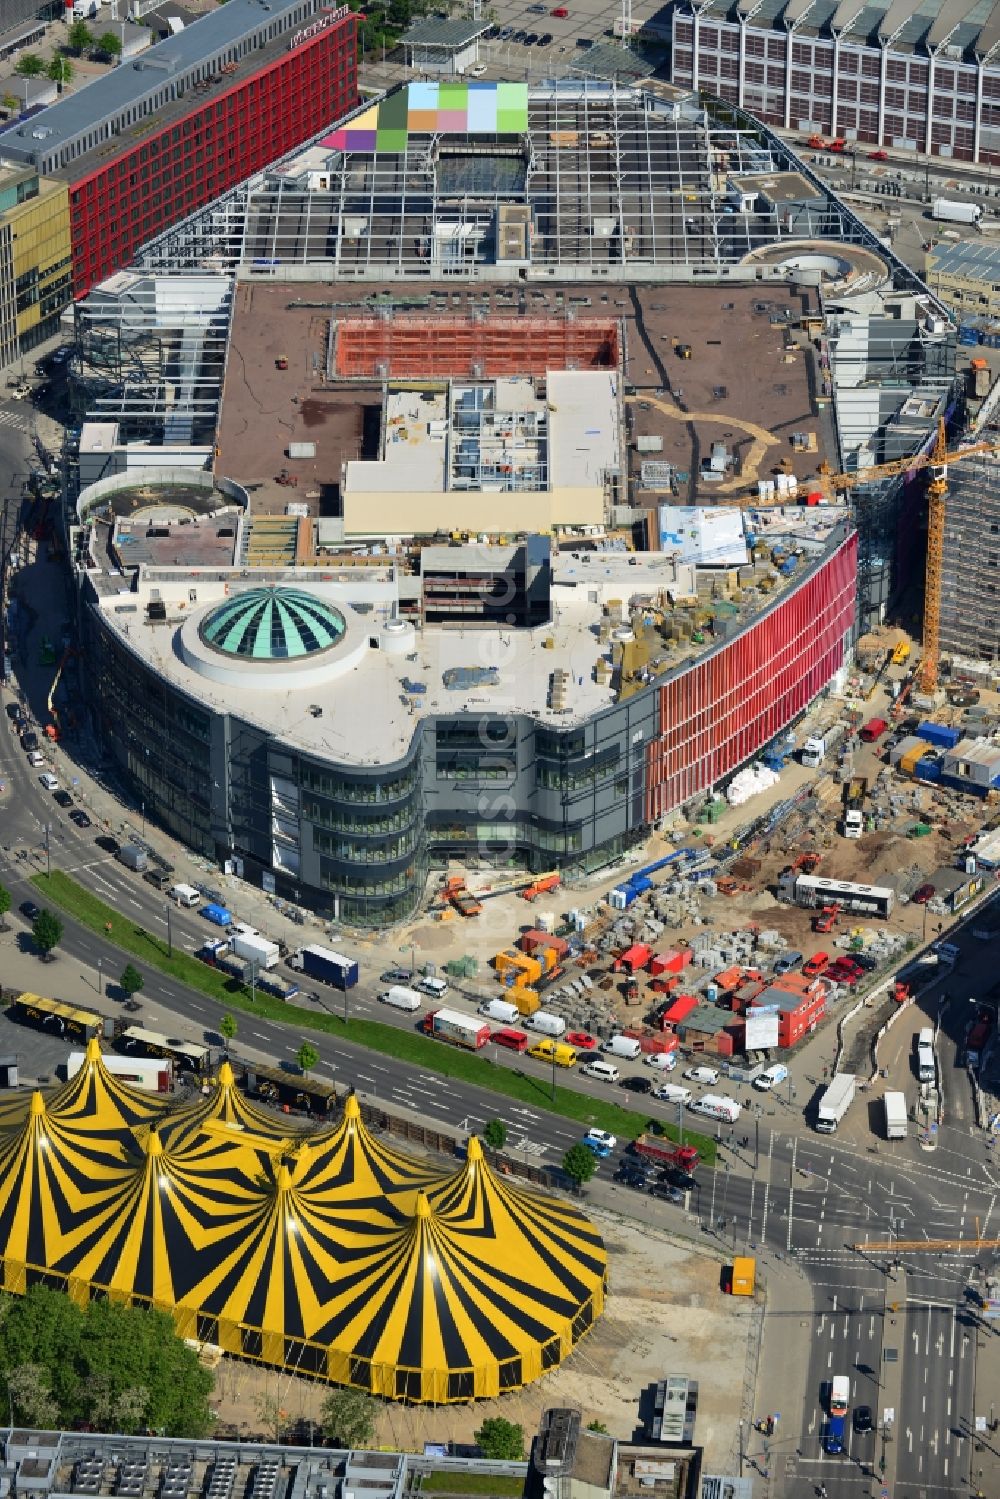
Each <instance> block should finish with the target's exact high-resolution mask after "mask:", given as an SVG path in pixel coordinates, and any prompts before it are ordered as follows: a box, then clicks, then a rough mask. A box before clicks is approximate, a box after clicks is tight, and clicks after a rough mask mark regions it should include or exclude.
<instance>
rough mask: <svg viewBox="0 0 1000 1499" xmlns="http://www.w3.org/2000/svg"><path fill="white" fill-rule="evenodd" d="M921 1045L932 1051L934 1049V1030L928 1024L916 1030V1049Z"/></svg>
mask: <svg viewBox="0 0 1000 1499" xmlns="http://www.w3.org/2000/svg"><path fill="white" fill-rule="evenodd" d="M922 1046H928V1047H930V1049H931V1050H932V1051H933V1050H934V1030H933V1028H932V1027H931V1026H929V1025H925V1026H924V1028H923V1030H921V1031H918V1032H917V1050H918V1051H919V1050H920V1048H921V1047H922Z"/></svg>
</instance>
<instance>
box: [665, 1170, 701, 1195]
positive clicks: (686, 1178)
mask: <svg viewBox="0 0 1000 1499" xmlns="http://www.w3.org/2000/svg"><path fill="white" fill-rule="evenodd" d="M660 1181H661V1182H669V1183H670V1185H671V1186H672V1187H680V1189H681V1191H682V1192H693V1191H694V1189H695V1188H696V1187H697V1185H698V1183H697V1182H696V1181H695V1179H694V1177H693V1176H692V1175H691V1173H690V1171H684V1170H683V1169H682V1168H681V1167H680V1166H664V1168H663V1170H662V1171H661V1172H660Z"/></svg>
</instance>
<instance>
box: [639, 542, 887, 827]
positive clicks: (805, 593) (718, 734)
mask: <svg viewBox="0 0 1000 1499" xmlns="http://www.w3.org/2000/svg"><path fill="white" fill-rule="evenodd" d="M857 554H858V539H857V534H856V533H854V534H852V535H850V536H848V537H847V539H846V540H845V541H844V542H843V543H842V545H841V546H839V547H837V548H836V549H835V550H834V551H833V552H832V553H831V554H830V556H829V558H828V559H827V560H826V561H825V562H824V564H823V565H822V567H820V568H818V569H817V571H816V572H815V573H813V574H812V575H811V576H810V577H809V578H807V579H806V580H805V581H804V582H803V583H802V584H800V585H799V587H798V588H794V589H792V590H791V592H789V593H787V594H785V595H784V596H783V597H782V598H781V600H780V601H779V602H778V603H776V604H775V606H774V608H772V609H770V610H768V612H767V613H766V614H763V615H761V617H760V618H759V619H758V620H757V621H756V622H755V623H754V624H752V625H750V626H749V628H747V629H746V630H744V631H742V632H741V633H740V634H739V635H737V636H736V637H735V638H734V639H733V640H732V641H730V642H728V643H727V644H724V645H720V646H719V647H718V648H717V649H716V650H715V651H713V652H712V653H711V654H710V655H707V656H704V657H702V658H701V659H700V660H698V661H696V662H694V663H693V665H692V666H691V667H690V668H689V669H688V670H687V671H682V672H679V673H678V674H677V676H675V677H673V678H672V679H671V680H670V681H669V682H667V683H665V684H664V686H663V687H661V688H660V691H659V731H658V733H657V735H656V737H655V738H654V739H653V740H652V741H651V743H650V744H649V746H648V749H647V776H646V818H647V820H648V821H649V822H655V821H656V819H657V818H659V817H663V816H664V815H665V814H666V813H667V812H670V811H672V810H673V809H674V807H677V806H680V805H681V803H682V802H685V801H687V800H688V798H689V797H692V796H696V795H700V794H702V793H704V792H706V791H708V790H709V788H710V787H712V786H715V785H717V784H718V783H719V781H721V780H723V779H724V777H726V776H727V775H729V774H731V773H732V772H733V771H735V770H737V769H738V768H739V766H741V765H742V764H744V762H745V761H746V760H748V759H749V758H750V757H751V756H752V755H755V754H757V753H758V751H760V750H762V749H764V748H765V746H766V745H767V744H769V743H770V741H771V740H772V739H773V738H774V737H775V735H776V734H778V733H779V732H780V731H781V730H782V729H783V728H785V727H786V726H787V725H788V723H789V722H790V721H791V720H792V719H793V718H794V717H795V715H796V714H797V713H800V712H801V711H802V709H803V708H805V707H806V706H807V705H808V704H809V703H810V702H811V701H812V699H813V698H814V697H815V696H816V695H817V693H819V692H821V691H822V689H823V688H824V687H826V686H827V684H828V683H829V681H830V678H831V677H832V676H833V675H834V673H835V672H836V671H837V669H838V667H840V666H841V665H842V663H843V660H844V649H845V644H846V641H847V638H848V636H849V634H850V631H851V628H852V626H853V623H854V615H855V609H856V597H857V567H858V557H857Z"/></svg>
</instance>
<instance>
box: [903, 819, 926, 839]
mask: <svg viewBox="0 0 1000 1499" xmlns="http://www.w3.org/2000/svg"><path fill="white" fill-rule="evenodd" d="M932 831H933V829H931V828H929V827H928V826H927V824H926V822H915V823H914V824H913V826H912V828H910V829H909V831H908V832H907V834H906V836H907V838H926V837H927V834H928V833H930V832H932Z"/></svg>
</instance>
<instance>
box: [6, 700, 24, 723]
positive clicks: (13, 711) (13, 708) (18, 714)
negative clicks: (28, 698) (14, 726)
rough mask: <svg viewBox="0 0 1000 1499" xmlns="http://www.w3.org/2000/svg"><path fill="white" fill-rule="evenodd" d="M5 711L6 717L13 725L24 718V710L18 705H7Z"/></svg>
mask: <svg viewBox="0 0 1000 1499" xmlns="http://www.w3.org/2000/svg"><path fill="white" fill-rule="evenodd" d="M5 711H6V714H7V717H8V718H10V719H12V720H13V721H14V723H20V721H21V719H22V718H23V717H24V709H23V708H22V707H21V705H20V703H8V704H7V707H6V710H5Z"/></svg>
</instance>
